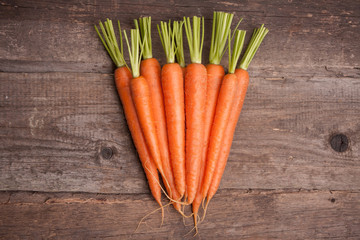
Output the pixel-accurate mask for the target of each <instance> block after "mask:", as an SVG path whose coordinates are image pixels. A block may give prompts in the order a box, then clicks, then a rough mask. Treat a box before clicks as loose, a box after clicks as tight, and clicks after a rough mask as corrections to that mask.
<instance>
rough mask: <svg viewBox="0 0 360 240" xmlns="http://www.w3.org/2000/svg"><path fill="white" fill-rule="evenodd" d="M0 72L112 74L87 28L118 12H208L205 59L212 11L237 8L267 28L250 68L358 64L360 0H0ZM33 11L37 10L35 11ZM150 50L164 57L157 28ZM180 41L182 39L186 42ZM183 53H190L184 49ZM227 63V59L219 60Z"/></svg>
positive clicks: (163, 15) (127, 20)
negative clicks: (176, 0) (206, 0)
mask: <svg viewBox="0 0 360 240" xmlns="http://www.w3.org/2000/svg"><path fill="white" fill-rule="evenodd" d="M0 9H1V12H2V14H1V16H0V71H3V72H54V71H55V72H97V73H110V72H112V70H113V66H112V64H111V62H110V60H109V57H108V56H107V55H106V52H105V51H104V49H103V47H102V46H101V43H100V41H99V39H98V37H97V35H96V33H95V31H94V29H93V24H95V23H97V22H98V21H99V19H102V20H103V19H106V18H107V17H109V18H111V19H118V18H119V19H120V20H121V21H122V23H123V27H124V28H126V29H129V28H131V27H133V25H132V19H133V18H135V17H139V16H141V15H142V16H144V15H152V16H153V20H154V22H155V23H158V22H159V20H166V19H169V18H172V19H174V18H176V19H180V18H181V17H182V16H184V15H189V16H191V15H194V14H197V15H199V14H202V15H204V16H205V18H206V20H207V21H206V33H207V34H206V36H207V37H206V41H205V48H204V62H205V63H206V62H207V59H208V57H207V56H208V51H209V47H208V46H210V44H209V43H210V34H209V33H210V29H211V21H210V19H211V16H212V11H213V10H215V9H217V10H225V11H230V12H235V13H236V18H235V20H238V19H239V18H240V17H243V18H244V21H243V23H242V24H241V28H244V29H246V30H248V31H249V33H248V38H249V36H250V32H251V31H252V29H253V28H254V27H256V26H259V24H261V23H266V26H267V27H268V28H269V29H270V34H269V35H268V36H267V37H266V40H265V42H264V44H263V47H262V49H261V54H258V55H257V56H256V58H255V60H254V62H253V64H252V66H253V67H255V68H256V67H259V68H260V67H261V68H279V67H280V68H282V67H288V68H290V69H292V68H298V69H299V71H300V70H304V69H306V71H311V72H314V73H316V72H317V71H318V70H319V68H321V69H322V68H324V66H328V67H338V68H353V67H360V65H359V62H360V49H359V48H354V46H356V45H357V41H358V39H359V38H360V32H359V31H356V29H358V28H359V25H360V18H359V17H360V10H359V9H360V4H359V2H358V1H351V0H349V1H341V2H338V1H330V2H329V1H299V2H297V1H283V0H276V1H271V3H269V2H268V1H264V0H257V1H251V2H246V3H239V2H238V1H235V0H233V1H208V2H204V3H198V2H196V1H195V2H194V1H190V0H184V1H181V2H172V1H161V2H158V1H148V2H147V3H146V4H143V3H142V1H122V3H121V4H120V3H116V2H105V1H82V2H76V3H74V2H68V1H31V2H29V1H16V2H13V1H3V3H2V5H1V6H0ZM34 11H36V14H34ZM153 27H154V29H153V30H154V31H153V32H154V33H153V35H154V36H153V43H154V47H153V49H154V56H156V57H158V58H160V60H161V62H162V63H164V62H165V57H164V54H163V50H162V48H161V45H160V41H159V38H158V36H157V33H156V29H155V26H153ZM185 45H186V44H185ZM187 55H188V54H187ZM223 64H224V65H227V59H226V58H225V60H224V61H223Z"/></svg>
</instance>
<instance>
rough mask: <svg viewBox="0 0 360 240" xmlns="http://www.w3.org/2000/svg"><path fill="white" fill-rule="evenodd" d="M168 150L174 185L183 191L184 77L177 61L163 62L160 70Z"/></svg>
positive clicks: (180, 191) (180, 192)
mask: <svg viewBox="0 0 360 240" xmlns="http://www.w3.org/2000/svg"><path fill="white" fill-rule="evenodd" d="M161 81H162V87H163V93H164V105H165V112H166V123H167V132H168V138H169V150H170V159H171V165H172V170H173V174H174V179H175V186H176V189H177V191H178V193H179V194H180V195H181V196H183V195H184V193H185V186H186V183H185V112H184V78H183V75H182V69H181V67H180V65H179V64H177V63H168V64H165V65H164V66H163V68H162V72H161Z"/></svg>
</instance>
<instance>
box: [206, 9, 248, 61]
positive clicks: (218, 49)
mask: <svg viewBox="0 0 360 240" xmlns="http://www.w3.org/2000/svg"><path fill="white" fill-rule="evenodd" d="M233 17H234V14H232V13H225V12H214V16H213V25H212V33H211V45H210V55H209V62H210V64H220V62H221V59H222V57H223V55H224V53H225V50H226V49H225V45H226V40H227V36H228V35H229V33H230V26H231V23H232V20H233ZM240 22H241V20H240ZM240 22H239V23H240Z"/></svg>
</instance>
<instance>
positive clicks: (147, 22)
mask: <svg viewBox="0 0 360 240" xmlns="http://www.w3.org/2000/svg"><path fill="white" fill-rule="evenodd" d="M134 22H135V27H136V28H138V29H140V36H141V45H140V46H141V50H142V52H143V58H144V59H148V58H152V57H153V54H152V43H151V17H143V18H139V22H138V21H137V20H136V19H135V20H134Z"/></svg>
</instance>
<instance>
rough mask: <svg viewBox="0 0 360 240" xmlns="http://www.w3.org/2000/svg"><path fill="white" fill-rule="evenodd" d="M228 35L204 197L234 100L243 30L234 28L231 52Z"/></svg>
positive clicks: (211, 137) (208, 157)
mask: <svg viewBox="0 0 360 240" xmlns="http://www.w3.org/2000/svg"><path fill="white" fill-rule="evenodd" d="M228 36H229V73H228V74H226V75H225V76H224V78H223V81H222V84H221V88H220V93H219V98H218V102H217V105H216V111H215V116H214V122H213V126H212V128H211V135H210V139H209V148H208V152H207V161H206V168H205V175H204V179H203V186H202V196H203V197H205V196H206V195H207V192H208V190H209V187H210V184H211V181H212V178H213V174H214V172H215V169H216V165H217V161H218V158H219V155H220V152H221V149H222V142H223V139H224V137H225V136H224V135H225V129H226V127H227V125H228V121H229V118H230V115H231V111H232V105H233V102H234V99H235V98H234V96H235V93H236V90H237V85H238V80H237V77H236V75H235V74H234V72H235V67H236V63H237V61H238V59H239V56H240V53H241V50H242V46H243V42H244V38H245V32H244V31H239V30H236V36H235V40H234V46H235V47H234V49H233V53H232V54H231V51H230V33H229V34H228Z"/></svg>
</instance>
